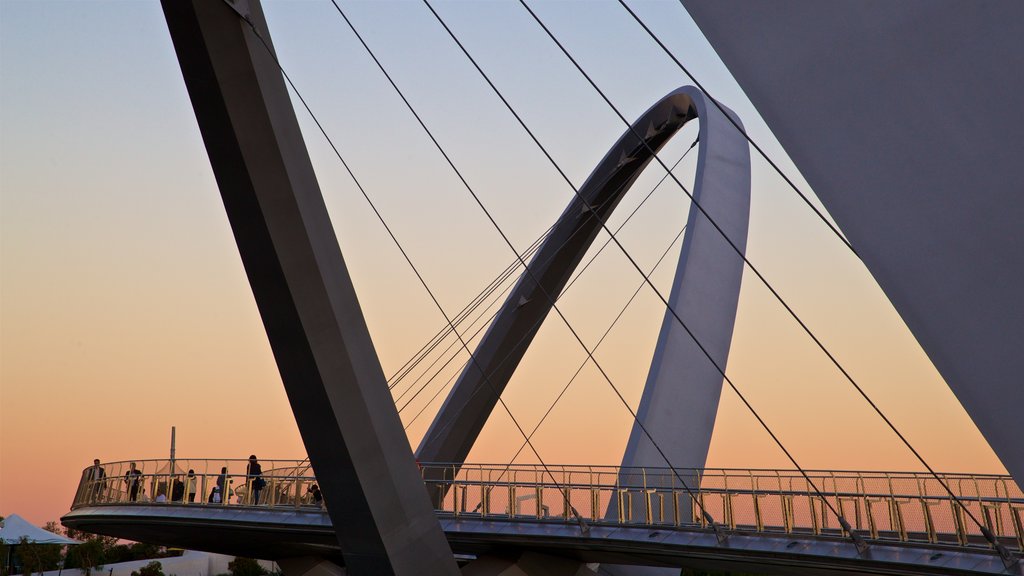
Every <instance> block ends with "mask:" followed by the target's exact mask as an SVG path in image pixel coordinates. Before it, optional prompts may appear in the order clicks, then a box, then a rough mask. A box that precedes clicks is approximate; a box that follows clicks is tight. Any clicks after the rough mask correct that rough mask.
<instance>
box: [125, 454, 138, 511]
mask: <svg viewBox="0 0 1024 576" xmlns="http://www.w3.org/2000/svg"><path fill="white" fill-rule="evenodd" d="M124 483H125V485H127V486H128V500H129V501H130V502H135V501H136V500H138V499H139V488H140V487H141V486H142V472H141V471H139V469H138V468H136V467H135V462H132V463H131V464H130V465H129V467H128V471H127V472H125V473H124Z"/></svg>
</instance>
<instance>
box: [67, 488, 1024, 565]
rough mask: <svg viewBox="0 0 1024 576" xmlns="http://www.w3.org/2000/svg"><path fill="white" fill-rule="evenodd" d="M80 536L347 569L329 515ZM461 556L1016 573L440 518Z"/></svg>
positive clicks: (134, 516) (150, 518)
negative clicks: (311, 559)
mask: <svg viewBox="0 0 1024 576" xmlns="http://www.w3.org/2000/svg"><path fill="white" fill-rule="evenodd" d="M61 522H62V523H64V524H65V525H66V526H69V527H73V528H76V529H79V530H85V531H88V532H94V533H98V534H105V535H108V536H115V537H118V538H127V539H131V540H137V541H141V542H159V543H160V544H164V545H168V546H178V547H183V548H189V549H195V550H205V551H209V552H218V553H223V554H232V555H237V556H247V557H259V558H265V559H268V560H281V559H286V558H294V557H303V556H316V557H322V558H327V559H329V560H331V561H334V562H336V563H337V564H339V565H343V564H344V559H343V557H342V550H341V549H340V547H339V545H338V540H337V538H336V537H335V535H334V528H333V526H332V524H331V520H330V517H329V516H328V515H327V514H326V513H325V512H322V511H320V510H294V509H284V510H260V509H250V508H247V509H237V508H235V509H232V508H219V507H209V508H206V507H204V508H197V507H188V506H180V505H166V506H160V507H158V508H154V507H144V508H143V507H139V506H130V505H128V506H96V507H89V508H80V509H77V510H75V511H73V512H70V513H69V514H67V515H66V516H64V517H63V518H62V519H61ZM440 522H441V526H442V528H443V529H444V532H445V535H446V536H447V538H448V542H449V544H450V545H451V547H452V550H453V552H455V553H456V554H467V555H488V556H499V557H501V556H504V557H515V556H518V555H519V554H522V553H523V552H526V551H530V552H540V553H544V554H548V555H551V556H559V557H563V558H569V559H573V560H578V561H581V562H599V563H608V564H628V565H644V566H664V567H676V568H696V569H703V570H728V571H740V572H752V573H760V574H780V575H787V576H812V575H851V574H891V575H909V574H950V573H958V574H1016V575H1018V576H1024V567H1022V566H1021V565H1020V564H1018V565H1017V566H1015V567H1014V568H1013V570H1012V571H1007V570H1006V569H1005V568H1004V567H1003V564H1002V562H1001V561H1000V560H999V557H998V556H996V555H995V554H994V553H991V552H988V551H986V550H984V549H977V550H964V549H962V548H961V549H954V548H952V547H946V546H942V545H927V546H922V545H917V544H915V545H908V544H899V543H892V544H874V545H872V547H871V550H870V552H869V553H868V554H867V556H865V557H859V556H858V554H857V551H856V548H855V547H854V545H853V544H852V543H850V542H848V541H846V540H842V539H838V538H831V537H824V536H813V535H811V534H799V535H798V534H779V535H764V534H745V533H743V532H742V531H740V532H737V533H732V534H731V535H730V537H729V539H728V542H727V543H726V544H724V545H722V544H719V543H718V541H717V539H716V538H715V536H714V534H713V533H711V532H710V531H705V530H700V529H694V528H674V527H667V528H660V527H659V528H650V527H623V526H602V525H595V526H593V527H592V528H591V530H590V532H589V533H588V534H586V535H583V534H581V533H580V531H579V529H578V527H575V526H572V525H564V524H560V523H551V522H545V521H540V520H535V521H529V520H523V519H517V520H516V521H515V522H509V521H500V520H493V519H486V520H485V519H480V518H472V517H460V518H455V517H441V518H440Z"/></svg>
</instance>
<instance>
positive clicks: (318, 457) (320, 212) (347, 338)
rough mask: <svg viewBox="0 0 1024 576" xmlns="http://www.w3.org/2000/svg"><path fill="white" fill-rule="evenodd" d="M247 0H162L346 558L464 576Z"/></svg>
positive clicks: (376, 568)
mask: <svg viewBox="0 0 1024 576" xmlns="http://www.w3.org/2000/svg"><path fill="white" fill-rule="evenodd" d="M234 6H236V7H238V9H239V10H241V11H242V12H241V16H240V13H238V12H236V11H235V8H233V7H230V6H229V5H228V4H226V3H225V2H220V1H215V0H192V1H184V0H165V1H164V2H163V10H164V15H165V17H166V20H167V25H168V28H169V30H170V33H171V38H172V40H173V42H174V48H175V51H176V52H177V56H178V61H179V63H180V65H181V70H182V74H183V76H184V79H185V84H186V86H187V88H188V92H189V97H190V98H191V100H192V105H193V108H194V109H195V113H196V118H197V120H198V121H199V127H200V130H201V132H202V135H203V140H204V142H205V144H206V149H207V153H208V154H209V157H210V163H211V165H212V166H213V172H214V176H215V177H216V179H217V184H218V187H219V188H220V192H221V196H222V198H223V201H224V207H225V209H226V211H227V215H228V219H229V220H230V223H231V228H232V231H233V233H234V236H235V241H236V243H237V244H238V250H239V253H240V254H241V257H242V263H243V264H244V266H245V271H246V274H247V276H248V278H249V283H250V285H251V286H252V290H253V294H254V296H255V299H256V304H257V306H258V307H259V311H260V315H261V317H262V319H263V324H264V327H265V328H266V331H267V336H268V337H269V339H270V344H271V348H272V350H273V352H274V358H275V360H276V361H277V366H278V370H279V371H280V374H281V379H282V381H283V383H284V386H285V390H286V392H287V394H288V399H289V401H290V402H291V406H292V411H293V412H294V413H295V419H296V422H297V423H298V428H299V432H300V433H301V435H302V439H303V442H304V444H305V446H306V450H307V451H308V453H309V457H310V461H311V462H312V464H313V466H314V467H315V468H316V470H317V471H318V472H319V473H320V487H321V489H322V490H323V494H324V495H325V496H326V498H327V501H328V502H329V503H330V504H329V506H328V512H329V513H330V515H331V518H332V520H333V527H334V530H335V532H336V535H337V538H338V543H339V545H340V548H341V550H343V551H344V552H343V553H344V555H345V562H346V564H347V565H348V567H349V569H350V571H351V573H352V574H356V575H358V574H409V575H411V574H424V573H429V574H455V573H456V571H457V567H456V565H455V561H454V559H453V558H452V555H451V551H450V549H449V548H448V544H447V542H446V541H445V539H444V534H443V533H442V531H441V529H440V527H439V526H438V523H437V519H436V517H435V516H434V515H433V514H432V513H431V509H430V504H429V502H428V501H427V499H426V498H425V495H424V493H423V489H422V484H421V483H420V481H419V478H418V476H417V473H416V467H415V463H414V460H413V457H412V454H411V452H410V450H409V445H408V440H407V439H406V437H405V434H404V432H403V430H402V425H401V422H400V420H399V418H398V414H397V412H396V411H395V407H394V404H393V403H392V401H391V397H390V395H389V394H388V390H387V385H386V382H385V378H384V375H383V373H382V371H381V368H380V364H379V361H378V359H377V354H376V351H375V350H374V347H373V342H372V341H371V340H370V336H369V333H368V331H367V328H366V323H365V321H364V319H363V316H362V312H361V310H360V308H359V302H358V300H357V298H356V294H355V291H354V289H353V286H352V281H351V278H350V277H349V274H348V270H347V269H346V267H345V262H344V259H343V258H342V255H341V251H340V249H339V247H338V242H337V238H336V236H335V234H334V229H333V227H332V225H331V221H330V218H329V217H328V214H327V210H326V207H325V205H324V200H323V197H322V195H321V193H320V188H319V185H318V184H317V181H316V176H315V174H314V172H313V168H312V165H311V164H310V160H309V155H308V153H307V151H306V147H305V143H304V142H303V140H302V135H301V133H300V131H299V126H298V122H297V121H296V118H295V112H294V110H293V108H292V106H291V102H290V101H289V97H288V92H287V90H286V88H285V84H284V80H283V78H282V75H281V71H280V69H279V67H278V66H277V64H276V62H275V57H274V55H273V54H272V52H271V51H272V46H271V44H270V36H269V32H268V30H267V26H266V21H265V19H264V17H263V12H262V8H261V6H260V4H259V2H258V1H257V0H249V1H248V2H241V3H236V4H235V5H234ZM242 16H244V17H245V18H244V19H243V18H242ZM256 31H258V34H259V36H257V32H256ZM253 425H254V426H255V425H258V423H257V422H256V421H254V422H253Z"/></svg>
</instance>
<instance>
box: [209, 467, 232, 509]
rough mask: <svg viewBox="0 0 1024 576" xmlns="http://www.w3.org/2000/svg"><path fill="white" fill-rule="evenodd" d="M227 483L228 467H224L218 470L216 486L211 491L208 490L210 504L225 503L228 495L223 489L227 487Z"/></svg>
mask: <svg viewBox="0 0 1024 576" xmlns="http://www.w3.org/2000/svg"><path fill="white" fill-rule="evenodd" d="M227 483H228V467H227V466H224V467H222V468H221V469H220V475H218V476H217V484H216V486H214V487H213V490H210V502H227V497H228V495H227V493H225V492H224V489H225V488H226V487H227ZM214 495H216V496H217V498H214Z"/></svg>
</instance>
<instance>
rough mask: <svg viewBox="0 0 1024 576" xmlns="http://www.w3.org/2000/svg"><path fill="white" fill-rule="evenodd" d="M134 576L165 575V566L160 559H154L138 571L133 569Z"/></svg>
mask: <svg viewBox="0 0 1024 576" xmlns="http://www.w3.org/2000/svg"><path fill="white" fill-rule="evenodd" d="M132 576H164V567H163V565H162V564H160V562H159V561H157V560H153V561H152V562H150V563H149V564H146V565H145V566H143V567H142V568H139V569H138V570H137V571H133V572H132Z"/></svg>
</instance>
